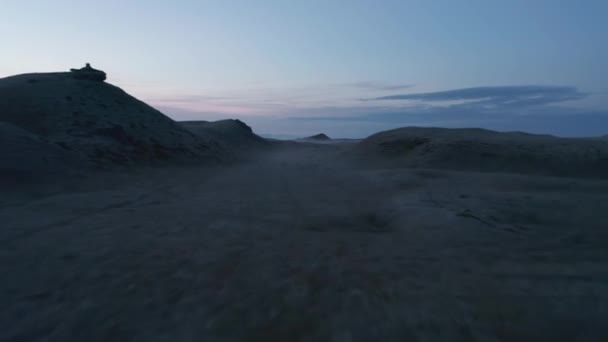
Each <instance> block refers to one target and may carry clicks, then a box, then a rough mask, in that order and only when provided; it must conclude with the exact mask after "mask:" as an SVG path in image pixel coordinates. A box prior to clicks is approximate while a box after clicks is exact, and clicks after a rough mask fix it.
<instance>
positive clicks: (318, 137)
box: [303, 133, 331, 140]
mask: <svg viewBox="0 0 608 342" xmlns="http://www.w3.org/2000/svg"><path fill="white" fill-rule="evenodd" d="M303 140H331V138H330V137H328V136H327V135H325V133H319V134H316V135H312V136H310V137H306V138H303Z"/></svg>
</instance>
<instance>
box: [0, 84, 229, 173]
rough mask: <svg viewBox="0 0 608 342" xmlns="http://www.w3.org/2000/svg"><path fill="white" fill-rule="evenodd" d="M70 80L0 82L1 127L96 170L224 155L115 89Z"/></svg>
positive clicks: (209, 140)
mask: <svg viewBox="0 0 608 342" xmlns="http://www.w3.org/2000/svg"><path fill="white" fill-rule="evenodd" d="M75 75H76V76H77V74H76V73H70V72H58V73H37V74H23V75H16V76H12V77H6V78H2V79H0V121H4V122H7V123H11V124H13V125H15V126H18V127H20V128H21V129H23V130H25V131H28V132H30V133H32V134H35V135H38V136H39V137H41V138H43V139H45V140H47V141H49V142H51V143H54V144H57V145H60V146H62V148H63V149H65V150H67V151H71V152H75V153H77V154H81V155H83V156H85V158H86V159H88V160H90V161H92V162H94V163H95V164H97V165H103V164H108V163H110V164H115V163H118V164H130V163H134V162H142V161H158V160H166V159H197V160H208V161H210V160H218V159H221V158H222V155H223V154H224V151H222V150H221V148H220V147H219V144H218V143H217V142H216V141H214V139H212V138H207V137H204V136H201V135H195V134H193V133H191V132H190V131H188V130H187V129H184V128H183V127H182V126H180V125H179V124H177V123H176V122H174V121H173V120H171V119H170V118H168V117H167V116H165V115H163V114H162V113H161V112H159V111H158V110H156V109H154V108H152V107H150V106H148V105H147V104H145V103H143V102H141V101H139V100H137V99H136V98H134V97H133V96H130V95H129V94H127V93H126V92H124V91H123V90H122V89H120V88H118V87H115V86H113V85H111V84H108V83H105V82H103V81H101V80H100V79H94V78H93V79H87V78H86V77H84V78H83V77H75ZM85 76H86V75H85ZM94 76H95V75H94ZM104 77H105V74H104Z"/></svg>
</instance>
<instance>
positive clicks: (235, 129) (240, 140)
mask: <svg viewBox="0 0 608 342" xmlns="http://www.w3.org/2000/svg"><path fill="white" fill-rule="evenodd" d="M179 124H180V125H181V126H182V127H184V128H186V129H187V130H189V131H190V132H192V133H194V134H196V135H198V136H201V137H209V138H212V139H214V140H216V141H218V142H219V143H220V144H222V145H224V146H226V147H228V148H231V149H232V150H234V151H241V150H248V149H251V148H259V147H264V146H268V145H269V143H268V141H267V140H266V139H264V138H262V137H260V136H258V135H256V134H255V133H253V130H252V129H251V127H249V126H247V125H246V124H245V123H244V122H242V121H241V120H220V121H213V122H209V121H181V122H179Z"/></svg>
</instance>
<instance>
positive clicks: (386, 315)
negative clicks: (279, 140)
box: [0, 144, 608, 342]
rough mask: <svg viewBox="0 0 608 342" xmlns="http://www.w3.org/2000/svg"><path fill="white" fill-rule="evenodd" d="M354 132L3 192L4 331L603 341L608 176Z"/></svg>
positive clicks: (12, 334)
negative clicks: (382, 158) (380, 153)
mask: <svg viewBox="0 0 608 342" xmlns="http://www.w3.org/2000/svg"><path fill="white" fill-rule="evenodd" d="M348 148H349V147H348V146H339V145H304V144H302V145H295V144H292V145H290V146H289V147H286V148H283V149H275V150H273V151H271V152H267V153H265V154H263V155H260V156H258V157H257V158H252V160H251V161H248V162H243V163H239V164H234V165H230V166H222V167H181V168H177V167H175V168H171V167H167V168H162V169H146V170H139V171H137V172H131V173H123V174H115V175H108V174H106V175H103V174H100V175H97V176H94V177H93V176H92V177H90V178H88V179H85V180H75V181H73V182H71V183H69V184H65V185H55V186H53V187H49V188H47V189H42V188H40V189H23V190H21V191H15V192H10V193H7V192H2V195H1V198H0V206H1V207H0V226H1V227H2V228H1V229H0V273H1V274H2V281H1V282H0V303H1V304H2V305H0V340H2V341H336V342H343V341H344V342H346V341H541V340H544V341H575V340H576V341H605V340H608V327H607V326H606V325H605V322H606V321H608V267H607V265H608V248H607V247H608V230H606V227H607V222H608V181H606V180H603V181H602V180H585V179H571V178H550V177H532V176H523V175H512V174H511V175H509V174H490V173H484V174H481V173H470V172H453V171H451V172H450V171H440V170H425V169H419V170H409V169H401V168H390V169H381V168H376V167H373V166H371V165H369V164H365V163H363V164H352V163H351V162H348V161H346V159H343V158H342V155H343V154H344V153H346V150H347V149H348ZM41 189H42V190H41Z"/></svg>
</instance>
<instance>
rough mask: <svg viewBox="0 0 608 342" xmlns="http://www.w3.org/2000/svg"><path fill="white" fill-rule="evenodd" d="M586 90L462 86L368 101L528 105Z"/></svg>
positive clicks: (573, 96) (581, 96) (574, 96)
mask: <svg viewBox="0 0 608 342" xmlns="http://www.w3.org/2000/svg"><path fill="white" fill-rule="evenodd" d="M588 95H589V94H586V93H582V92H580V91H579V90H578V89H577V88H576V87H571V86H538V85H526V86H498V87H475V88H463V89H454V90H447V91H438V92H430V93H414V94H399V95H390V96H381V97H375V98H372V99H367V101H385V100H411V101H425V102H443V101H473V102H472V103H473V104H479V105H485V106H495V107H498V106H502V107H505V106H508V107H527V106H538V105H548V104H552V103H558V102H565V101H574V100H581V99H584V98H585V97H587V96H588Z"/></svg>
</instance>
